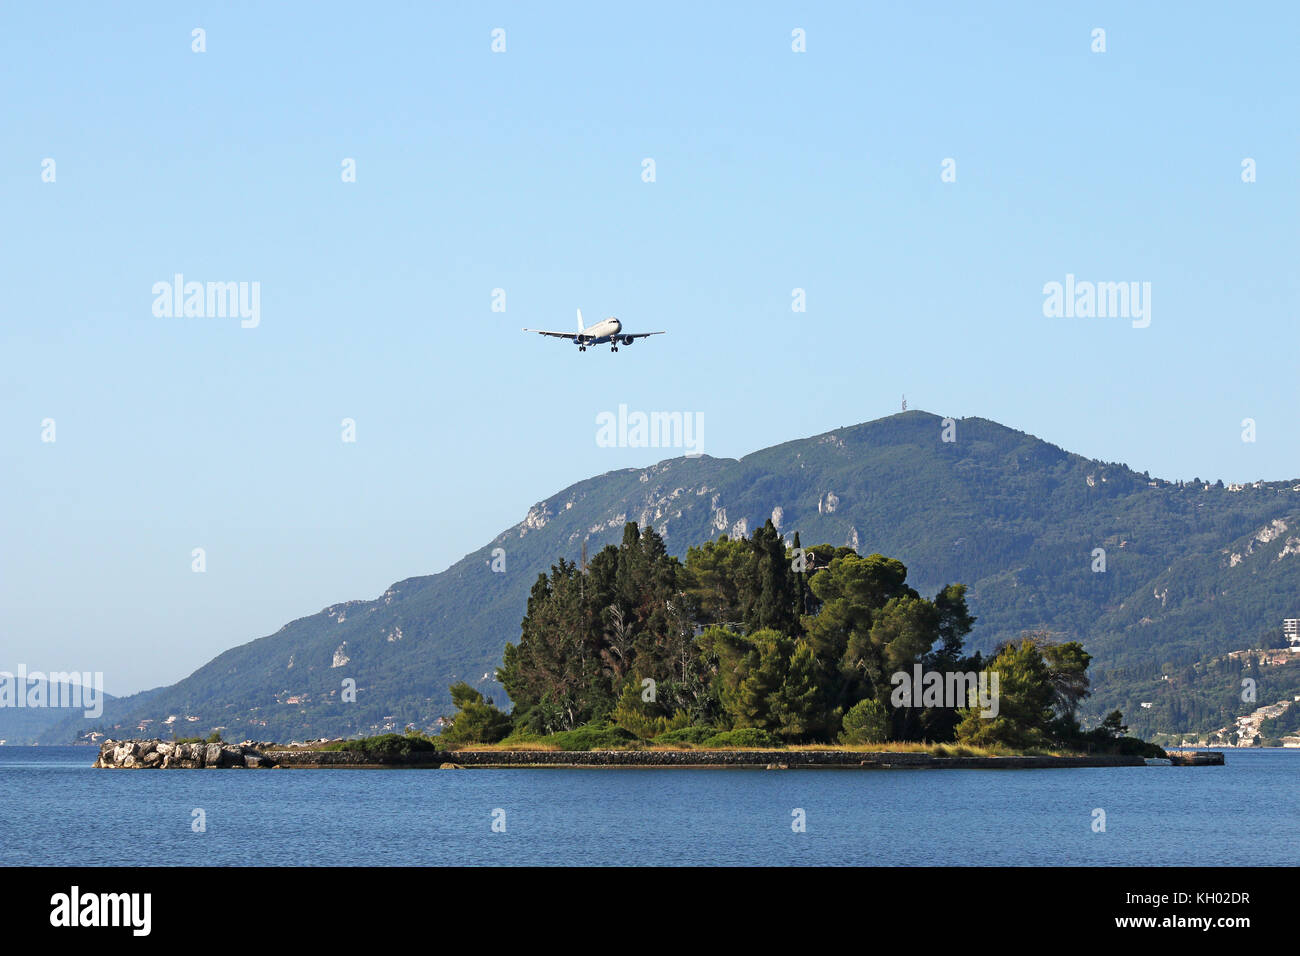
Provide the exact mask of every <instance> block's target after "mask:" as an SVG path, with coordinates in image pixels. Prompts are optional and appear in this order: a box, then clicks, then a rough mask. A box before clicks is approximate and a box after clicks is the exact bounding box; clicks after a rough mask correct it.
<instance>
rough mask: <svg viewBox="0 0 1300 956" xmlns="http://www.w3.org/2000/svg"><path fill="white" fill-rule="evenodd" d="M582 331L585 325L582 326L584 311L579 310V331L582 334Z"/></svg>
mask: <svg viewBox="0 0 1300 956" xmlns="http://www.w3.org/2000/svg"><path fill="white" fill-rule="evenodd" d="M582 329H583V325H582V310H581V309H579V310H578V331H579V332H581V331H582Z"/></svg>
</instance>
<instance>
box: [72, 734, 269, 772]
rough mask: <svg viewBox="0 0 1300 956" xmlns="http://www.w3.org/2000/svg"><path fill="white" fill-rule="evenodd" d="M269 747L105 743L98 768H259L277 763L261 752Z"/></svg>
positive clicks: (249, 744)
mask: <svg viewBox="0 0 1300 956" xmlns="http://www.w3.org/2000/svg"><path fill="white" fill-rule="evenodd" d="M264 746H266V745H263V744H255V743H253V742H252V741H245V742H244V743H240V744H228V743H178V742H176V741H172V740H106V741H104V743H103V744H102V745H101V746H100V748H99V758H98V759H97V760H96V761H95V766H96V767H110V768H115V769H121V770H169V769H171V768H173V767H181V768H185V769H200V768H214V769H215V768H228V767H240V768H260V767H273V766H275V761H274V760H272V759H270V758H268V757H267V756H266V754H265V753H264V752H263V750H262V749H261V748H262V747H264Z"/></svg>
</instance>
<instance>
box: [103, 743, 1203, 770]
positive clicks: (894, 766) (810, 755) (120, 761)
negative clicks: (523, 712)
mask: <svg viewBox="0 0 1300 956" xmlns="http://www.w3.org/2000/svg"><path fill="white" fill-rule="evenodd" d="M1170 762H1171V763H1172V764H1174V765H1175V766H1202V765H1207V764H1222V763H1223V754H1221V753H1217V752H1205V751H1201V752H1196V753H1171V754H1170ZM1145 765H1146V761H1145V760H1144V759H1143V758H1142V757H1121V756H1115V755H1091V756H1081V757H1050V756H1043V757H940V756H935V755H933V754H927V753H900V752H891V751H872V752H863V751H852V750H708V751H705V750H457V751H441V750H426V751H415V752H412V753H408V754H403V755H400V756H389V757H383V758H375V757H370V756H367V755H365V754H362V753H357V752H355V751H347V750H282V749H278V748H276V747H275V745H274V744H269V745H268V744H254V743H251V742H245V743H243V744H202V743H193V744H179V743H172V742H169V741H159V740H127V741H112V740H110V741H106V742H105V743H104V744H103V746H102V747H101V748H100V755H99V759H98V760H96V761H95V766H96V767H112V768H125V769H135V768H139V769H151V768H153V769H170V768H177V767H178V768H187V769H189V768H240V767H245V768H258V767H274V768H277V769H280V768H300V769H326V768H365V767H408V768H415V767H455V768H464V769H470V768H491V767H497V768H501V767H536V768H545V767H552V768H554V767H592V768H597V767H697V768H700V767H713V768H727V767H734V768H767V769H772V770H777V769H780V770H797V769H818V768H822V769H854V770H859V769H862V770H906V769H914V770H944V769H952V770H956V769H967V770H970V769H980V770H1032V769H1050V768H1057V769H1059V768H1065V767H1142V766H1145Z"/></svg>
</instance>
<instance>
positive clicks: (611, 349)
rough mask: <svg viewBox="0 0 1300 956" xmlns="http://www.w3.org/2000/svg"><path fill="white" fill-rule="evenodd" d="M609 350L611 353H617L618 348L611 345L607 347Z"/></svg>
mask: <svg viewBox="0 0 1300 956" xmlns="http://www.w3.org/2000/svg"><path fill="white" fill-rule="evenodd" d="M609 350H610V351H611V352H617V351H618V346H617V345H611V346H610V347H609Z"/></svg>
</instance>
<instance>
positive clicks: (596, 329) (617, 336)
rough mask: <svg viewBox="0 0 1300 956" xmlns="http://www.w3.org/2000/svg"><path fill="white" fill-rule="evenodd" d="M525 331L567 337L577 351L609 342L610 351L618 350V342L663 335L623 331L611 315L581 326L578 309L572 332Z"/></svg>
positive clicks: (628, 343) (560, 337) (627, 343)
mask: <svg viewBox="0 0 1300 956" xmlns="http://www.w3.org/2000/svg"><path fill="white" fill-rule="evenodd" d="M524 331H525V332H536V333H537V334H538V335H549V336H551V337H553V338H557V339H568V340H569V341H571V342H572V343H573V344H574V345H576V346H577V347H578V351H579V352H585V351H587V346H588V345H604V344H605V343H606V342H608V343H609V350H610V351H611V352H617V351H618V343H619V342H622V343H623V344H624V345H631V344H632V343H633V342H634V341H636V340H637V339H643V338H645V337H646V336H648V335H663V334H664V333H663V332H624V331H623V323H622V322H620V321H619V320H618V319H616V318H614V317H613V316H612V315H611V316H610V317H609V318H608V319H601V320H600V321H599V322H597V323H596V324H595V325H593V326H591V327H590V328H583V325H582V310H581V309H579V310H578V331H577V333H576V334H575V333H573V332H546V331H543V330H542V329H524Z"/></svg>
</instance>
